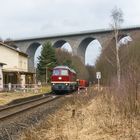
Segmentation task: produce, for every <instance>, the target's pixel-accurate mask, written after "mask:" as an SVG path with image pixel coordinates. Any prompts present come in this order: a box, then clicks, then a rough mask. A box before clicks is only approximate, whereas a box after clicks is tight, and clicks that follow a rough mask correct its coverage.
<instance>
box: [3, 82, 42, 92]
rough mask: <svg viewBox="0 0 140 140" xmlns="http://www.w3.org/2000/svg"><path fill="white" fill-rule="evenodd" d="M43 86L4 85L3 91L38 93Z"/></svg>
mask: <svg viewBox="0 0 140 140" xmlns="http://www.w3.org/2000/svg"><path fill="white" fill-rule="evenodd" d="M41 87H42V85H40V84H39V85H38V84H24V85H22V84H11V83H9V84H4V85H3V91H24V92H26V91H27V92H29V91H34V92H38V91H39V90H41Z"/></svg>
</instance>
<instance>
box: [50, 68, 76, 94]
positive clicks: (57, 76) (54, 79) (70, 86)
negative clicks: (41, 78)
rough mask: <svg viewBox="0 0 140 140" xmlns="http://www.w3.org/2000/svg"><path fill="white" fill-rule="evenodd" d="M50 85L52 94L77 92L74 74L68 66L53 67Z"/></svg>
mask: <svg viewBox="0 0 140 140" xmlns="http://www.w3.org/2000/svg"><path fill="white" fill-rule="evenodd" d="M51 84H52V91H54V92H60V91H67V92H69V91H74V90H77V88H78V85H77V81H76V72H75V71H74V70H73V69H71V68H69V67H68V66H57V67H54V68H53V73H52V76H51Z"/></svg>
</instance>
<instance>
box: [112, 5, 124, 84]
mask: <svg viewBox="0 0 140 140" xmlns="http://www.w3.org/2000/svg"><path fill="white" fill-rule="evenodd" d="M111 19H112V24H111V26H112V29H113V31H114V37H115V48H116V63H117V80H118V86H120V80H121V66H120V58H119V44H118V41H119V37H118V35H119V29H120V26H121V23H122V22H123V13H122V10H121V9H119V8H117V7H115V8H114V9H113V10H112V12H111Z"/></svg>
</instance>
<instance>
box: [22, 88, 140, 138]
mask: <svg viewBox="0 0 140 140" xmlns="http://www.w3.org/2000/svg"><path fill="white" fill-rule="evenodd" d="M90 92H91V93H90V94H93V91H92V90H90ZM108 93H109V94H108ZM119 102H120V103H121V100H120V101H119V100H118V101H117V102H116V97H115V96H114V95H113V94H110V91H108V90H103V91H102V93H100V94H98V96H96V98H95V99H93V100H92V101H91V102H90V103H89V104H86V105H85V96H84V97H83V98H82V99H81V98H80V100H77V99H75V98H73V99H72V101H71V104H67V105H66V106H65V107H64V108H62V109H61V110H59V111H58V112H57V113H56V114H55V115H51V116H50V117H49V119H47V120H46V121H43V122H41V123H39V124H38V125H37V126H35V127H32V128H30V129H29V130H27V131H26V132H25V133H24V134H22V137H21V139H22V140H139V138H140V125H139V124H140V118H139V113H140V104H137V107H138V109H137V112H135V114H133V113H132V114H131V112H130V110H129V109H127V110H126V109H124V108H125V107H127V108H129V107H128V106H129V104H130V102H129V101H128V100H126V102H125V104H126V106H122V107H121V105H122V104H120V105H118V104H117V103H119ZM122 110H123V111H124V112H123V111H122Z"/></svg>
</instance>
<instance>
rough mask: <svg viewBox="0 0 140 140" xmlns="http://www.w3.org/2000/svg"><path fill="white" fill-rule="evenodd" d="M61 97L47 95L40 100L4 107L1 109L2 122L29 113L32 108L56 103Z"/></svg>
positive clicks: (0, 118)
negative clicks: (52, 102)
mask: <svg viewBox="0 0 140 140" xmlns="http://www.w3.org/2000/svg"><path fill="white" fill-rule="evenodd" d="M60 97H61V96H56V95H55V96H54V95H46V96H42V97H40V98H37V99H32V100H29V101H25V102H22V103H17V104H14V105H9V106H6V107H3V108H1V109H0V121H3V120H4V119H7V118H9V117H12V116H14V115H17V114H20V113H23V112H25V111H28V110H30V109H32V108H35V107H38V106H40V105H43V104H46V103H49V102H51V101H54V100H56V99H58V98H60Z"/></svg>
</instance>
